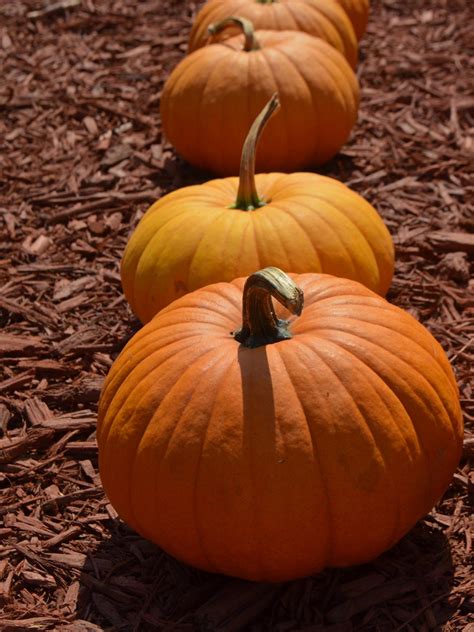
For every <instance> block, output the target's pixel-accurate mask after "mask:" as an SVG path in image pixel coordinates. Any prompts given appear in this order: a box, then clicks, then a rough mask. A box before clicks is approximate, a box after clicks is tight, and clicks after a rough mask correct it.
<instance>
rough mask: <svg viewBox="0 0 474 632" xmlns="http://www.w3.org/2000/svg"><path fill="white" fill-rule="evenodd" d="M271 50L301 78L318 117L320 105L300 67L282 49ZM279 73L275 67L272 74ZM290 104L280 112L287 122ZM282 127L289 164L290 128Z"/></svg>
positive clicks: (315, 130) (316, 130)
mask: <svg viewBox="0 0 474 632" xmlns="http://www.w3.org/2000/svg"><path fill="white" fill-rule="evenodd" d="M308 37H311V36H310V35H309V36H308ZM271 50H272V51H274V52H275V53H277V54H279V55H280V56H281V57H283V59H284V60H285V61H286V62H287V63H288V65H289V66H290V67H291V68H292V69H293V71H294V72H295V75H296V77H298V78H299V79H301V81H302V82H303V83H304V85H305V87H306V90H307V93H308V95H309V100H310V101H311V104H312V109H313V110H315V111H316V112H317V115H316V117H315V118H316V119H318V118H319V116H320V106H319V103H318V100H317V99H316V100H315V99H314V96H313V91H312V89H311V86H310V84H309V83H308V81H307V80H306V77H305V76H304V75H303V73H302V71H301V69H299V68H298V67H297V65H296V64H295V63H294V61H293V60H292V59H291V58H290V57H289V56H288V55H287V54H286V53H285V51H284V50H281V49H280V48H273V47H272V48H271ZM267 61H268V60H267ZM268 63H269V65H270V67H272V65H271V64H270V62H269V61H268ZM272 70H273V69H272ZM280 74H282V73H281V69H279V68H277V70H276V72H275V73H274V75H275V76H279V75H280ZM286 80H287V77H285V82H286ZM281 94H285V92H281ZM282 105H283V103H282ZM291 105H292V104H291V102H290V103H289V104H288V105H287V107H282V108H281V113H282V115H284V116H285V119H286V121H287V123H288V120H289V118H288V117H289V114H290V108H291ZM284 127H285V131H286V138H287V143H286V149H287V152H286V156H287V158H288V160H287V161H286V162H287V163H289V164H291V139H290V138H289V130H290V128H289V126H288V124H286V125H285V126H284ZM317 132H318V127H317V126H316V128H315V129H314V130H313V136H314V137H316V138H317V137H318V134H317ZM307 133H309V130H308V131H307ZM310 161H311V159H309V160H305V161H304V162H305V163H307V162H310ZM300 162H301V161H300Z"/></svg>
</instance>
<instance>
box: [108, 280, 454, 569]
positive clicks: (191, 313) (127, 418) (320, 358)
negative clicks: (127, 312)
mask: <svg viewBox="0 0 474 632" xmlns="http://www.w3.org/2000/svg"><path fill="white" fill-rule="evenodd" d="M272 296H274V297H275V298H276V299H277V301H279V302H281V303H282V304H283V305H284V306H285V308H286V310H289V311H283V308H282V309H281V310H279V311H276V310H275V308H274V307H273V305H272ZM303 301H304V308H303ZM242 304H243V307H242ZM241 310H242V312H241ZM241 313H242V317H241ZM292 313H293V314H292ZM298 314H300V316H299V317H297V316H296V315H298ZM288 316H290V317H289V318H288ZM240 324H241V325H242V326H241V327H239V325H240ZM229 332H234V333H233V334H230V333H229ZM97 440H98V446H99V468H100V474H101V477H102V482H103V485H104V488H105V491H106V493H107V495H108V497H109V499H110V501H111V503H112V504H113V506H114V507H115V508H116V510H117V511H118V513H119V515H120V516H121V517H122V518H123V520H125V521H126V522H127V523H128V524H129V525H130V526H131V527H132V528H133V529H135V530H136V531H137V532H138V533H140V534H141V535H142V536H144V537H146V538H148V539H150V540H152V541H153V542H155V543H156V544H158V545H159V546H161V547H162V548H163V549H164V550H165V551H167V552H168V553H170V554H171V555H173V556H175V557H176V558H178V559H179V560H182V561H184V562H187V563H188V564H191V565H193V566H196V567H198V568H201V569H205V570H207V571H212V572H219V573H225V574H228V575H232V576H237V577H241V578H245V579H250V580H259V581H282V580H288V579H293V578H296V577H302V576H305V575H308V574H310V573H314V572H317V571H319V570H321V569H323V568H324V567H327V566H347V565H352V564H360V563H364V562H368V561H370V560H372V559H374V558H375V557H377V556H378V555H379V554H380V553H382V552H383V551H385V550H387V549H388V548H390V547H391V546H392V545H394V544H395V543H396V542H397V541H398V540H399V539H400V538H401V537H402V536H403V535H404V534H406V533H407V531H408V530H409V529H410V528H411V527H412V526H413V525H414V524H415V523H416V521H417V520H418V519H420V518H421V517H422V516H423V515H425V514H426V513H427V512H428V511H429V510H430V509H431V507H432V506H433V504H434V503H435V502H436V501H437V500H438V499H439V498H440V496H441V495H442V494H443V492H444V491H445V489H446V487H447V486H448V484H449V482H450V480H451V477H452V474H453V472H454V470H455V468H456V464H457V463H458V460H459V458H460V454H461V448H462V420H461V412H460V407H459V400H458V394H457V388H456V382H455V379H454V376H453V373H452V370H451V368H450V365H449V362H448V360H447V358H446V356H445V354H444V352H443V350H442V348H441V347H440V345H439V344H438V343H437V342H436V340H435V339H434V338H433V337H432V336H431V334H430V333H429V332H428V331H427V330H426V329H425V328H424V327H423V326H422V325H421V324H419V323H418V322H417V321H416V320H415V319H414V318H413V317H412V316H410V315H409V314H408V313H406V312H403V311H402V310H401V309H399V308H397V307H395V306H393V305H390V304H389V303H387V302H386V301H385V300H384V299H382V298H380V297H379V296H377V295H376V294H374V293H373V292H371V291H370V290H368V289H367V288H365V287H364V286H363V285H361V284H359V283H356V282H354V281H350V280H347V279H339V278H336V277H333V276H329V275H318V274H311V273H308V274H303V275H291V279H290V278H289V277H288V276H287V275H285V274H284V273H282V272H281V271H280V270H278V269H275V268H267V269H266V270H263V271H260V272H258V273H256V274H254V275H252V276H250V277H249V278H248V279H247V280H246V279H238V280H236V281H233V282H232V283H217V284H215V285H211V286H208V287H206V288H201V289H199V290H196V291H195V292H192V293H190V294H188V295H186V296H183V297H182V298H180V299H179V300H177V301H175V302H174V303H172V304H171V305H169V306H168V307H167V308H166V309H164V310H163V311H162V312H160V313H159V314H158V315H157V316H156V318H154V319H153V320H152V321H151V322H150V323H148V324H147V325H145V327H143V328H142V329H141V331H139V332H138V333H137V334H136V335H135V336H134V337H133V338H132V339H131V340H130V341H129V343H128V344H127V346H126V347H125V348H124V350H123V351H122V353H121V354H120V355H119V357H118V358H117V360H116V361H115V362H114V364H113V366H112V368H111V370H110V373H109V375H108V377H107V379H106V381H105V385H104V389H103V392H102V395H101V399H100V405H99V421H98V429H97Z"/></svg>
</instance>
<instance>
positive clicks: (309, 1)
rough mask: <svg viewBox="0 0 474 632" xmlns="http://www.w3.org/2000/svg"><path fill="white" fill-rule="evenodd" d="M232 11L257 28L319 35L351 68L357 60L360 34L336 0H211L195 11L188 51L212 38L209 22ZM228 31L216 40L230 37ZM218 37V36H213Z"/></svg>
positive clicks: (217, 20)
mask: <svg viewBox="0 0 474 632" xmlns="http://www.w3.org/2000/svg"><path fill="white" fill-rule="evenodd" d="M229 15H238V16H239V17H243V18H247V19H248V20H250V21H251V22H252V24H253V25H254V28H256V29H265V30H271V31H302V32H304V33H308V34H309V35H313V36H314V37H320V38H322V39H323V40H325V41H326V42H328V44H331V46H334V48H336V49H337V50H338V51H339V52H340V53H341V54H342V55H344V57H345V58H346V59H347V61H348V62H349V64H350V65H351V67H352V68H355V66H356V63H357V38H356V36H355V33H354V28H353V26H352V23H351V21H350V19H349V18H348V16H347V14H346V12H345V11H344V9H342V7H341V6H339V4H338V2H337V1H336V0H296V1H295V0H280V1H279V2H258V0H225V1H224V2H223V0H208V2H206V4H205V5H204V6H203V7H202V9H201V10H200V11H199V13H198V14H197V15H196V18H195V20H194V24H193V27H192V29H191V34H190V36H189V52H192V51H194V50H196V49H197V48H201V47H202V46H205V45H206V44H207V43H208V42H209V33H208V30H207V28H208V26H209V25H210V24H212V23H214V22H219V21H220V20H223V19H224V18H227V17H228V16H229ZM229 33H232V34H233V35H235V34H236V33H238V30H236V29H233V30H232V31H226V32H225V33H221V34H219V35H218V36H217V41H221V40H222V39H227V38H228V37H229ZM211 41H212V42H214V41H216V37H214V38H212V40H211Z"/></svg>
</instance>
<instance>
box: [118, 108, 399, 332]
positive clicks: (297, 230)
mask: <svg viewBox="0 0 474 632" xmlns="http://www.w3.org/2000/svg"><path fill="white" fill-rule="evenodd" d="M277 107H278V98H277V97H276V96H274V97H273V98H272V99H271V100H270V101H269V103H268V104H267V106H266V107H265V108H264V110H263V111H262V112H261V114H260V116H259V117H258V118H257V119H256V121H255V122H254V124H253V126H252V128H251V130H250V132H249V134H248V138H247V140H246V142H245V145H244V148H243V151H242V165H241V172H240V179H238V178H224V179H220V180H211V181H210V182H206V183H205V184H202V185H195V186H188V187H185V188H182V189H178V190H177V191H174V192H172V193H170V194H168V195H166V196H164V197H163V198H161V199H160V200H159V201H158V202H156V203H155V204H153V206H151V208H150V209H149V210H148V211H147V212H146V213H145V215H144V217H143V218H142V219H141V221H140V223H139V224H138V226H137V228H136V230H135V232H134V233H133V234H132V236H131V238H130V240H129V242H128V244H127V247H126V249H125V253H124V256H123V259H122V266H121V276H122V286H123V290H124V293H125V296H126V298H127V300H128V302H129V303H130V305H131V307H132V309H133V311H134V312H135V314H136V315H137V316H138V318H139V319H140V320H141V321H142V322H144V323H145V322H147V321H148V320H150V319H151V318H152V317H153V316H154V315H155V314H156V313H157V312H158V311H159V310H160V309H162V308H163V307H165V306H166V305H168V303H170V302H171V301H173V300H174V299H176V298H178V297H179V296H182V295H183V294H185V293H186V292H190V291H192V290H195V289H197V288H199V287H202V286H204V285H208V284H210V283H215V282H217V281H231V280H232V279H235V278H237V277H238V276H244V275H247V274H250V273H251V272H252V271H253V270H255V269H257V268H260V267H266V266H268V265H278V266H281V267H286V268H287V269H290V270H293V271H294V272H311V271H313V272H320V271H322V272H327V273H330V274H334V275H337V276H344V277H349V278H352V279H356V280H357V281H360V282H361V283H364V284H365V285H367V286H368V287H369V288H371V289H373V290H375V291H376V292H378V293H380V294H384V293H385V292H386V291H387V289H388V287H389V285H390V282H391V279H392V275H393V267H394V253H393V245H392V241H391V238H390V234H389V232H388V230H387V229H386V227H385V225H384V223H383V221H382V220H381V218H380V216H379V215H378V213H377V211H376V210H375V209H374V208H373V207H372V206H371V205H370V204H369V203H368V202H366V201H365V200H364V199H363V198H362V197H360V196H359V195H357V193H354V192H353V191H351V190H350V189H349V188H348V187H346V186H345V185H344V184H342V183H340V182H338V181H337V180H334V179H332V178H328V177H325V176H320V175H316V174H314V173H293V174H284V173H270V174H259V175H257V176H256V177H255V176H254V169H255V152H256V146H257V142H258V139H259V136H260V134H261V132H262V130H263V128H264V126H265V123H266V122H267V120H268V119H269V117H270V116H271V115H272V112H274V111H275V110H276V109H277Z"/></svg>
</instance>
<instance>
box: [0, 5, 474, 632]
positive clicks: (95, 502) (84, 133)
mask: <svg viewBox="0 0 474 632" xmlns="http://www.w3.org/2000/svg"><path fill="white" fill-rule="evenodd" d="M372 4H373V9H372V15H371V20H370V25H369V29H368V32H367V34H366V36H365V38H364V40H363V43H362V46H361V63H360V65H359V76H360V80H361V84H362V104H361V110H360V117H359V122H358V125H357V127H356V129H355V130H354V132H353V135H352V138H351V141H350V142H349V143H348V144H347V145H346V146H345V147H344V148H343V150H342V151H341V153H340V154H339V155H338V156H337V157H336V159H335V160H333V161H332V162H331V164H329V165H327V166H326V167H325V169H324V173H326V174H328V175H331V176H334V177H336V178H339V179H341V180H342V181H344V182H345V183H347V184H349V185H350V186H351V187H353V188H354V189H355V190H356V191H358V192H360V193H361V194H362V195H364V196H365V197H366V198H367V199H368V200H369V201H370V202H371V203H372V204H374V206H375V207H376V208H377V209H378V210H379V211H380V213H381V214H382V215H383V217H384V219H385V221H386V223H387V225H388V227H389V229H390V231H391V233H392V235H393V238H394V241H395V244H396V250H397V269H396V276H395V279H394V282H393V285H392V289H391V291H390V293H389V297H388V298H389V300H390V301H392V302H393V303H395V304H397V305H399V306H401V307H403V308H405V309H407V310H409V311H410V312H411V313H412V314H413V315H415V316H416V317H417V318H418V319H419V320H420V321H421V322H422V323H424V324H425V325H426V326H427V327H428V328H429V329H430V331H431V332H432V333H433V334H434V336H435V337H436V338H437V339H438V340H439V341H440V342H441V344H442V345H443V347H444V349H445V350H446V352H447V354H448V356H449V358H450V360H451V363H452V365H453V367H454V370H455V372H456V376H457V379H458V383H459V388H460V397H461V402H462V406H463V410H464V412H465V421H466V425H467V430H466V440H465V452H464V456H463V460H462V461H461V464H460V466H459V468H458V470H457V473H456V474H455V476H454V479H453V482H452V485H451V487H450V488H449V490H448V491H447V492H446V494H445V496H444V498H443V499H442V501H441V502H440V503H439V504H438V505H437V507H436V508H435V509H434V510H433V511H432V512H431V513H430V514H429V515H428V516H426V518H425V519H424V520H422V521H421V522H420V523H419V524H418V525H417V526H416V527H415V529H414V530H413V531H412V532H411V533H410V534H409V535H408V536H407V537H405V538H404V539H403V540H402V541H401V542H400V543H399V545H397V546H396V547H395V548H394V549H393V550H391V551H389V552H388V553H386V554H384V555H383V556H382V557H381V558H379V559H378V560H376V561H375V562H374V563H372V564H368V565H364V566H361V567H356V568H350V569H343V570H341V569H339V570H334V569H333V570H328V571H326V572H323V573H321V574H318V575H316V576H314V577H310V578H307V579H302V580H299V581H295V582H290V583H285V584H282V585H267V584H251V583H247V582H242V581H238V580H233V579H228V578H224V577H220V576H214V575H211V574H205V573H201V572H198V571H196V570H194V569H191V568H189V567H186V566H184V565H182V564H179V563H177V562H176V561H174V560H173V559H172V558H170V557H169V556H167V555H166V554H164V553H163V552H161V551H160V550H158V549H157V548H156V547H154V546H153V545H151V544H150V543H148V542H146V541H145V540H143V539H141V538H140V537H138V536H137V535H136V534H135V533H133V532H132V531H130V530H129V529H128V528H127V527H126V526H125V525H123V524H122V523H121V522H120V520H118V519H117V515H116V513H115V511H114V509H113V508H112V507H111V505H110V504H109V503H108V501H107V499H106V498H105V497H104V494H103V492H102V489H101V485H100V481H99V478H98V468H97V448H96V442H95V438H94V436H95V435H94V428H95V420H96V409H97V400H98V396H99V392H100V388H101V385H102V382H103V378H104V375H105V374H106V373H107V371H108V369H109V367H110V366H111V364H112V361H113V359H114V358H115V357H116V356H117V354H118V352H119V351H120V349H121V348H122V347H123V345H124V344H125V342H126V341H127V340H128V339H129V337H130V336H131V335H132V334H133V333H134V332H135V331H136V330H137V329H138V328H139V323H138V322H137V321H136V319H134V317H133V316H132V314H131V312H130V311H129V309H128V307H127V305H126V303H125V301H124V298H123V296H122V292H121V287H120V277H119V261H120V257H121V254H122V252H123V249H124V246H125V243H126V240H127V237H128V236H129V235H130V233H131V231H132V230H133V228H134V226H135V225H136V223H137V221H138V220H139V218H140V217H141V216H142V214H143V212H144V211H145V210H146V208H147V206H148V205H149V203H151V202H152V201H154V200H155V199H156V198H158V197H159V196H161V195H163V194H164V193H166V192H168V191H171V190H172V189H175V188H177V187H179V186H182V185H185V184H188V183H192V182H202V181H204V180H205V179H207V178H208V177H209V176H208V174H203V173H199V172H197V171H194V170H192V169H190V168H189V167H188V166H187V165H185V164H184V163H183V162H182V161H180V160H179V159H177V158H176V156H175V155H174V153H173V151H172V149H171V147H169V146H168V145H167V144H166V143H165V142H164V141H163V140H162V137H161V129H160V120H159V117H158V110H159V100H160V92H161V89H162V85H163V80H164V79H165V78H166V76H167V73H168V72H169V71H170V70H171V69H172V68H173V67H174V66H175V64H176V63H177V62H178V60H179V59H180V58H181V57H182V56H183V55H184V53H185V50H186V41H187V34H188V32H189V28H190V24H191V20H192V17H193V15H194V13H195V11H196V4H195V3H194V2H191V1H190V0H187V1H185V0H182V1H179V0H153V1H151V0H147V1H142V2H138V0H127V1H126V2H125V0H100V1H99V0H82V2H79V0H78V1H76V2H74V1H72V2H71V0H70V5H71V6H70V7H69V8H67V9H64V8H63V9H61V8H60V9H56V10H52V11H50V12H48V13H45V12H44V8H45V6H46V4H44V3H43V2H41V1H39V0H38V1H31V2H30V1H28V2H26V1H17V2H5V3H1V5H0V60H1V70H2V72H1V76H2V79H1V81H0V110H1V119H0V143H1V152H0V207H1V212H2V218H3V222H2V224H1V227H0V230H1V236H0V240H1V241H0V324H1V327H2V330H1V331H0V355H1V356H2V361H1V365H2V366H1V369H0V371H1V374H0V499H1V500H0V520H1V522H0V536H1V540H0V611H1V613H0V630H3V631H9V630H15V631H17V630H49V629H53V630H64V631H66V630H68V631H69V632H73V631H77V632H79V631H82V630H102V629H105V630H136V631H142V630H144V631H146V630H173V631H175V632H179V631H183V632H184V631H192V630H203V631H214V630H218V631H222V632H233V631H239V630H243V631H250V632H252V631H260V630H269V631H272V632H284V631H292V632H293V631H294V632H296V631H299V632H303V631H305V632H320V631H328V632H349V631H352V630H364V631H389V632H392V631H396V630H406V631H410V630H411V631H415V632H419V631H425V630H445V631H454V630H464V631H465V632H467V631H468V630H469V631H470V632H472V631H473V630H474V624H473V623H472V616H473V610H474V595H473V581H472V576H471V577H470V571H471V569H472V567H471V566H470V561H472V557H471V556H472V548H473V546H472V535H471V531H470V521H472V517H471V513H470V510H469V497H470V495H471V499H472V492H473V486H474V477H473V474H472V472H471V471H470V470H469V457H472V456H473V454H474V435H473V421H474V400H473V384H472V375H470V369H471V368H472V361H473V358H474V350H473V345H472V340H473V334H474V292H473V289H474V282H473V281H472V280H471V281H470V280H469V279H470V264H471V265H472V254H473V250H474V236H473V234H472V231H473V228H474V209H473V206H472V199H473V191H472V187H471V189H469V181H470V179H471V182H472V171H471V173H470V171H469V165H470V164H472V157H473V151H474V143H473V139H472V136H469V133H470V130H471V131H472V127H473V121H474V117H473V113H474V110H473V106H474V98H473V97H472V94H470V93H469V86H472V85H473V84H472V81H473V72H472V66H471V70H470V66H469V54H470V53H469V31H470V29H472V12H471V14H470V13H469V12H470V8H471V10H472V3H471V2H470V0H449V1H448V0H431V2H429V3H427V2H426V1H425V0H411V2H408V3H407V2H405V0H378V1H377V2H373V3H372ZM50 6H52V5H50ZM53 8H54V6H53ZM471 59H472V58H471ZM470 202H471V205H470ZM470 257H471V259H470ZM471 526H472V522H471ZM469 622H471V623H469Z"/></svg>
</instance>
